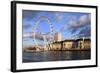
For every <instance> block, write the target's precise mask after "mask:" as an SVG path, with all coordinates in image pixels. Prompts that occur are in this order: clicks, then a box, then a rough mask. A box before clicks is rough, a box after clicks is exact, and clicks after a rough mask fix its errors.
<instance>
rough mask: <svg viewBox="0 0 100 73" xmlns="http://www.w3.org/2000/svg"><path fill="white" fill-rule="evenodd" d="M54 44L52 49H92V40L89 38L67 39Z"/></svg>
mask: <svg viewBox="0 0 100 73" xmlns="http://www.w3.org/2000/svg"><path fill="white" fill-rule="evenodd" d="M52 44H53V47H52V50H90V48H91V40H90V39H89V38H85V39H82V38H81V39H67V40H64V41H59V42H54V43H52Z"/></svg>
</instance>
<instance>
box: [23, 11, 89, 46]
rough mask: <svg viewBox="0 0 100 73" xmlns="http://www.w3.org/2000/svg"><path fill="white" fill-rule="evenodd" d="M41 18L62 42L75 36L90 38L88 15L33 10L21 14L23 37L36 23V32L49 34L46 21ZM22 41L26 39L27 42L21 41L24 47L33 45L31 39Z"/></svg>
mask: <svg viewBox="0 0 100 73" xmlns="http://www.w3.org/2000/svg"><path fill="white" fill-rule="evenodd" d="M41 17H46V18H47V19H49V21H50V24H52V26H53V31H54V32H60V33H61V35H62V40H65V39H71V38H75V37H76V36H77V37H90V35H91V34H90V31H91V14H90V13H79V12H59V11H56V12H55V11H34V10H23V12H22V24H23V35H24V33H29V32H32V31H33V28H34V26H35V25H36V22H39V23H38V25H37V32H43V33H48V32H50V26H49V23H48V21H47V20H45V19H39V18H41ZM23 39H27V41H23V44H24V45H32V44H34V42H33V40H32V38H28V37H27V38H23Z"/></svg>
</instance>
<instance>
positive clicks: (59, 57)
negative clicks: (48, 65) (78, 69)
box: [22, 51, 91, 63]
mask: <svg viewBox="0 0 100 73" xmlns="http://www.w3.org/2000/svg"><path fill="white" fill-rule="evenodd" d="M22 58H23V62H24V63H28V62H45V61H64V60H86V59H91V53H90V51H42V52H23V57H22Z"/></svg>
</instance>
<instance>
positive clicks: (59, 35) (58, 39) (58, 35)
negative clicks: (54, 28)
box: [54, 32, 61, 42]
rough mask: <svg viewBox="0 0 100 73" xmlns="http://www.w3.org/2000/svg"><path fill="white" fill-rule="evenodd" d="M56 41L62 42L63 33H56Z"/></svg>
mask: <svg viewBox="0 0 100 73" xmlns="http://www.w3.org/2000/svg"><path fill="white" fill-rule="evenodd" d="M54 40H55V41H56V42H58V41H61V33H58V32H57V33H55V36H54Z"/></svg>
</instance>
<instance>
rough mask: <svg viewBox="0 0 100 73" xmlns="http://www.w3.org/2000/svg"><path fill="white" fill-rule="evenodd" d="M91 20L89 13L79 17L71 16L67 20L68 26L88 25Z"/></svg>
mask: <svg viewBox="0 0 100 73" xmlns="http://www.w3.org/2000/svg"><path fill="white" fill-rule="evenodd" d="M90 22H91V15H90V14H89V15H83V16H81V17H80V18H79V19H76V18H74V19H73V18H72V19H71V20H70V21H69V28H79V27H81V26H84V25H88V24H90Z"/></svg>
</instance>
